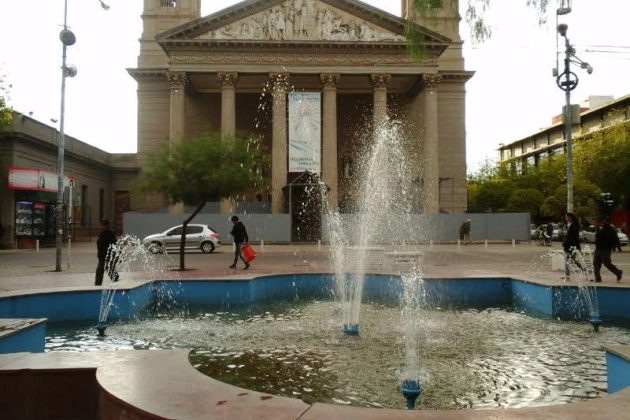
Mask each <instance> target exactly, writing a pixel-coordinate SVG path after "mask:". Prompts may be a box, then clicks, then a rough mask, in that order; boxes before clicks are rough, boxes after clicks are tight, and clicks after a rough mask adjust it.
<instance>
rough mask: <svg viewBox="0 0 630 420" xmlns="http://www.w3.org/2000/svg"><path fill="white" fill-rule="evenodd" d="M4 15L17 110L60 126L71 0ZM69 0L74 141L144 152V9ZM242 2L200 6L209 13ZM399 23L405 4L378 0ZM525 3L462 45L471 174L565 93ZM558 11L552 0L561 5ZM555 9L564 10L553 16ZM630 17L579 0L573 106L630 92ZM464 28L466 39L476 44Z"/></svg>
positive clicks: (608, 3)
mask: <svg viewBox="0 0 630 420" xmlns="http://www.w3.org/2000/svg"><path fill="white" fill-rule="evenodd" d="M3 3H4V4H3V5H2V13H1V14H0V39H1V40H2V41H1V42H0V73H1V74H3V75H5V76H6V79H7V81H8V82H9V83H11V84H12V85H13V87H12V89H11V98H10V104H11V105H12V106H13V108H15V109H16V110H17V111H20V112H23V113H25V114H29V113H31V112H32V116H33V117H34V118H36V119H38V120H40V121H42V122H44V123H47V124H49V125H51V126H54V127H57V128H58V122H53V121H52V120H58V119H59V108H60V106H59V105H60V90H61V81H60V70H59V69H60V66H61V43H60V42H59V38H58V34H59V31H60V29H61V26H62V23H63V0H20V1H12V2H3ZM107 3H108V4H109V5H110V6H111V8H110V10H109V11H104V10H102V9H101V7H100V5H99V2H98V0H80V1H79V0H68V24H69V26H70V27H71V29H72V30H73V31H74V33H75V35H76V36H77V43H76V44H75V45H74V46H72V47H70V48H69V49H68V63H71V64H73V65H75V66H76V67H77V68H78V75H77V77H75V78H74V79H68V82H67V87H66V133H67V134H68V135H71V136H73V137H76V138H78V139H79V140H82V141H84V142H86V143H89V144H92V145H94V146H97V147H99V148H101V149H103V150H106V151H108V152H117V153H133V152H136V137H137V135H136V114H137V104H136V83H135V81H134V80H133V79H132V78H131V77H130V76H129V75H128V74H127V72H126V68H129V67H135V66H136V63H137V56H138V51H139V43H138V39H139V37H140V33H141V31H142V21H141V19H140V14H141V12H142V3H143V2H142V1H141V0H107ZM235 3H237V1H234V0H202V15H204V16H205V15H208V14H211V13H213V12H216V11H218V10H220V9H222V8H224V7H227V6H230V5H233V4H235ZM366 3H369V4H371V5H373V6H376V7H380V8H382V9H383V10H385V11H387V12H389V13H392V14H395V15H400V3H401V2H400V0H369V1H366ZM525 3H526V0H494V1H493V2H492V3H491V4H492V9H491V11H490V12H489V13H488V15H487V21H488V22H489V23H490V24H491V26H492V28H493V37H492V39H491V40H490V41H487V42H485V43H484V44H482V45H480V46H474V45H473V44H472V43H471V42H466V44H465V51H464V54H465V58H466V68H467V69H468V70H474V71H476V75H475V76H474V77H473V79H472V80H471V81H469V82H468V84H467V92H468V93H467V101H466V105H467V114H466V130H467V161H468V169H469V171H471V170H475V169H476V168H477V166H478V165H479V163H480V162H482V161H483V160H484V159H486V158H492V159H495V158H496V157H497V152H496V149H497V147H498V145H499V143H509V142H511V141H514V140H517V139H519V138H521V137H524V136H526V135H528V134H529V133H532V132H534V131H536V130H538V129H540V128H542V127H545V126H547V125H549V124H550V122H551V118H552V116H553V115H555V114H558V113H560V111H561V108H562V105H563V103H564V94H563V92H562V91H561V90H560V89H559V88H558V87H557V86H556V84H555V79H554V78H553V77H552V76H551V70H552V68H553V67H554V66H555V63H556V32H555V14H553V13H552V14H551V15H550V16H551V17H550V19H549V20H550V22H549V24H548V25H546V26H539V25H538V23H537V17H536V15H535V13H534V12H533V11H532V10H529V9H527V8H526V7H525ZM552 3H553V2H552ZM552 10H555V6H552ZM628 16H630V1H628V0H597V1H596V0H575V1H573V12H572V13H571V14H570V15H568V16H566V17H563V21H565V22H566V23H568V24H569V31H568V36H569V39H570V40H571V42H572V43H573V44H574V45H575V46H576V49H577V53H578V56H579V57H580V58H582V59H583V60H585V61H588V62H589V63H590V64H591V65H592V66H593V68H594V72H593V74H592V75H587V74H586V72H585V71H583V70H579V69H577V68H575V72H576V73H577V74H578V76H579V77H580V83H579V85H578V87H577V88H576V90H575V91H573V98H574V101H573V102H574V103H577V102H580V101H582V100H584V99H586V98H587V97H588V96H589V95H612V96H614V97H615V98H617V97H621V96H624V95H627V94H630V83H628V82H629V79H630V36H629V35H630V29H628V28H629V26H628V24H627V19H628ZM467 32H468V31H467V28H466V25H465V23H463V22H462V35H463V36H464V37H465V38H468V35H467Z"/></svg>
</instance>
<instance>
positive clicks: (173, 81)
mask: <svg viewBox="0 0 630 420" xmlns="http://www.w3.org/2000/svg"><path fill="white" fill-rule="evenodd" d="M166 81H167V82H168V84H169V86H170V87H171V90H177V89H184V88H186V86H188V83H189V81H188V75H186V72H183V71H167V72H166Z"/></svg>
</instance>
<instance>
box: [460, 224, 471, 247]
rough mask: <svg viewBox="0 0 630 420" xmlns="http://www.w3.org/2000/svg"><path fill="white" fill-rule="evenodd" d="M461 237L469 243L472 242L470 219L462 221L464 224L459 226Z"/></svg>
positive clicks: (465, 243) (465, 242) (464, 241)
mask: <svg viewBox="0 0 630 420" xmlns="http://www.w3.org/2000/svg"><path fill="white" fill-rule="evenodd" d="M459 239H460V240H461V241H462V242H463V243H464V245H467V244H469V243H470V219H467V220H465V221H464V222H462V225H461V226H460V227H459Z"/></svg>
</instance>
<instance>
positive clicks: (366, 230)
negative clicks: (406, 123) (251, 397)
mask: <svg viewBox="0 0 630 420" xmlns="http://www.w3.org/2000/svg"><path fill="white" fill-rule="evenodd" d="M405 138H406V136H405V135H404V134H403V133H402V126H401V124H400V123H399V122H396V121H392V120H387V121H385V122H384V123H383V124H382V125H380V126H379V127H378V128H377V129H376V131H375V133H374V137H373V140H372V142H371V145H370V146H369V147H368V148H367V152H366V153H364V154H363V155H364V156H366V159H365V160H361V159H356V160H357V161H362V162H365V164H364V165H363V167H362V168H361V169H360V170H359V176H358V177H357V179H358V180H360V184H359V185H358V186H355V187H356V188H357V190H358V195H357V202H356V210H357V214H358V223H357V224H356V225H354V224H352V223H348V224H347V226H349V228H350V227H355V226H356V229H357V232H356V235H355V232H349V231H344V229H343V224H342V220H341V216H340V214H339V213H337V212H333V211H332V209H330V208H328V207H327V214H326V216H327V217H326V218H325V220H326V224H325V228H326V230H327V234H328V238H329V241H330V246H331V259H332V262H333V265H334V267H335V285H336V293H337V298H338V300H339V302H340V305H341V312H342V314H343V333H344V334H345V335H347V336H358V335H359V316H360V310H361V300H362V295H363V285H364V282H365V275H366V273H367V272H368V269H369V268H372V267H375V266H378V264H374V260H379V259H380V260H381V261H380V264H381V265H382V258H383V254H384V249H383V248H381V247H380V246H378V245H380V243H381V241H382V237H383V235H382V234H381V229H388V228H389V227H390V226H389V223H387V220H388V219H391V218H392V216H393V215H398V214H402V215H405V214H409V213H410V212H411V205H410V201H411V200H410V196H409V191H408V190H407V185H406V180H409V179H412V177H411V171H410V168H409V166H408V162H407V159H406V158H405V156H406V154H405V152H404V144H403V139H405ZM321 186H322V187H321V188H320V191H321V195H322V202H323V203H327V202H328V200H327V199H326V188H325V185H323V184H321ZM349 228H348V229H349ZM350 238H354V240H355V241H356V243H357V246H355V247H350V246H349V243H350ZM393 245H394V246H395V247H400V246H401V245H403V244H402V243H394V244H393ZM348 270H351V271H352V272H351V273H348V272H347V271H348ZM399 274H403V275H402V279H403V296H402V299H401V303H402V311H401V319H402V325H403V329H404V331H403V334H404V338H405V361H406V368H405V372H404V375H403V376H404V377H403V380H402V386H401V392H402V393H403V395H404V396H405V398H406V399H407V407H408V408H409V409H413V407H414V406H415V400H416V398H418V396H419V395H420V384H419V380H418V378H419V374H420V372H419V366H418V365H419V363H418V354H417V344H418V343H417V333H418V325H417V323H418V319H419V318H418V310H419V309H420V296H421V295H422V290H421V289H422V287H421V286H422V273H421V271H420V267H413V271H412V272H408V273H399Z"/></svg>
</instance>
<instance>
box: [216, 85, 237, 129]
mask: <svg viewBox="0 0 630 420" xmlns="http://www.w3.org/2000/svg"><path fill="white" fill-rule="evenodd" d="M217 77H218V79H219V82H220V83H221V135H222V136H223V137H229V136H233V135H234V133H235V132H236V82H237V81H238V73H218V74H217Z"/></svg>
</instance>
